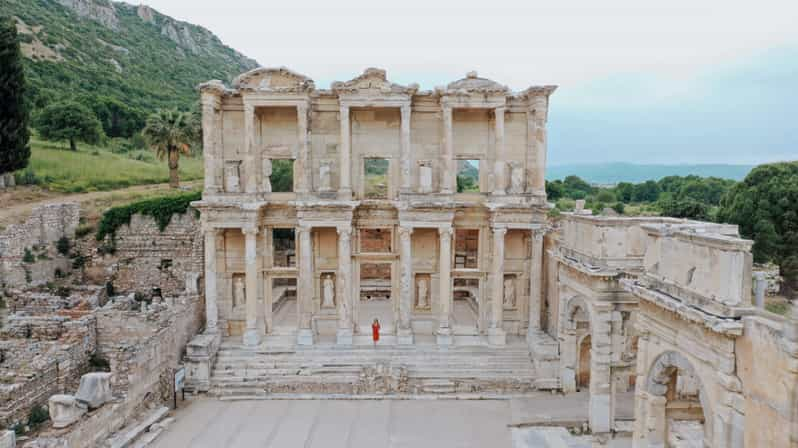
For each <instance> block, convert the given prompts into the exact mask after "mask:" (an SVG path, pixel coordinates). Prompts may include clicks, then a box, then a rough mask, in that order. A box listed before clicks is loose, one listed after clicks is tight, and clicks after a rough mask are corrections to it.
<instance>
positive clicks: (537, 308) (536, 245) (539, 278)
mask: <svg viewBox="0 0 798 448" xmlns="http://www.w3.org/2000/svg"><path fill="white" fill-rule="evenodd" d="M530 245H531V248H530V256H531V259H530V263H529V264H530V269H531V272H530V273H529V330H528V331H527V339H530V335H532V334H534V333H535V332H537V331H540V329H541V327H540V320H541V316H540V313H541V310H542V307H541V304H542V303H543V230H533V231H532V238H530Z"/></svg>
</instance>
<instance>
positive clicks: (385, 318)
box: [357, 262, 396, 334]
mask: <svg viewBox="0 0 798 448" xmlns="http://www.w3.org/2000/svg"><path fill="white" fill-rule="evenodd" d="M359 289H360V290H359V292H358V295H357V298H358V301H359V304H358V326H359V327H360V333H361V334H371V324H372V322H373V321H374V319H375V318H376V319H379V321H380V328H381V330H380V333H382V334H392V333H394V331H395V328H396V326H395V315H396V309H395V302H396V301H395V297H394V291H393V263H385V262H364V263H361V264H360V288H359Z"/></svg>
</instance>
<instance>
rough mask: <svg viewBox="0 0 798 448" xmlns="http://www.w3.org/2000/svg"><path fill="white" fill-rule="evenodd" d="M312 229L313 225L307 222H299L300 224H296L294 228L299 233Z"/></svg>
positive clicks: (308, 231)
mask: <svg viewBox="0 0 798 448" xmlns="http://www.w3.org/2000/svg"><path fill="white" fill-rule="evenodd" d="M312 229H313V226H311V225H309V224H300V225H298V226H297V228H296V230H297V231H298V232H299V233H310V231H311V230H312Z"/></svg>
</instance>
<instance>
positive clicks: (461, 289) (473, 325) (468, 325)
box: [452, 278, 482, 336]
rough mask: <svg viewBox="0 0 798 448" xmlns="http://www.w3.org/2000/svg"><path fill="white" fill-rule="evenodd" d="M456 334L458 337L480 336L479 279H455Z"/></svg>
mask: <svg viewBox="0 0 798 448" xmlns="http://www.w3.org/2000/svg"><path fill="white" fill-rule="evenodd" d="M452 294H453V297H452V298H453V299H454V300H453V303H452V306H453V307H454V308H453V317H454V322H453V326H454V332H455V334H457V335H472V336H477V335H479V312H480V310H479V304H480V300H481V297H482V295H481V290H480V280H479V278H455V279H454V282H453V290H452Z"/></svg>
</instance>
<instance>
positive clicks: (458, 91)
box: [439, 72, 510, 95]
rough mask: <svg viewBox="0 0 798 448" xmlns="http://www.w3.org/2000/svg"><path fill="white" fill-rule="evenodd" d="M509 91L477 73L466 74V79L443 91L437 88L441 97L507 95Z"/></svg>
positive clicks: (452, 84)
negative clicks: (477, 94)
mask: <svg viewBox="0 0 798 448" xmlns="http://www.w3.org/2000/svg"><path fill="white" fill-rule="evenodd" d="M509 92H510V89H509V88H508V87H507V86H505V85H502V84H499V83H498V82H496V81H493V80H490V79H487V78H480V77H479V76H477V72H468V73H467V74H466V77H465V78H463V79H460V80H457V81H455V82H452V83H449V85H447V86H446V88H445V89H443V88H439V93H440V94H442V95H471V94H474V93H479V94H507V93H509Z"/></svg>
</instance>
